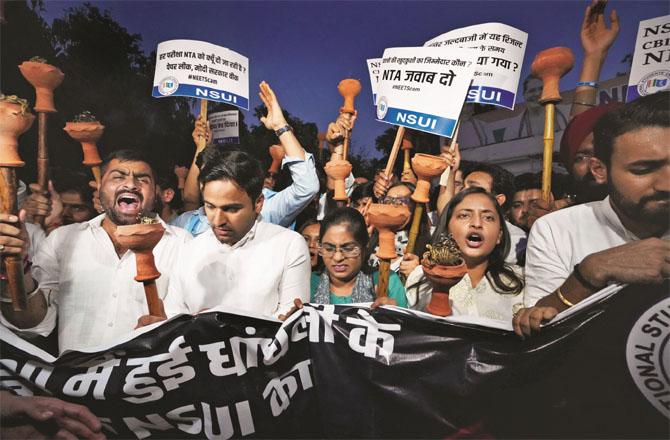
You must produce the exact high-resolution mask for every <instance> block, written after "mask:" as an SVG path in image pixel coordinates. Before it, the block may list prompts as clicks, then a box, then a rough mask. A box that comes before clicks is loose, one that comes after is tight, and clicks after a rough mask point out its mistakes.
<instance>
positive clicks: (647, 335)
mask: <svg viewBox="0 0 670 440" xmlns="http://www.w3.org/2000/svg"><path fill="white" fill-rule="evenodd" d="M669 342H670V298H665V299H663V300H661V301H660V302H657V303H656V304H654V305H653V306H651V307H650V308H649V309H648V310H647V311H646V312H644V314H643V315H642V316H641V317H640V319H638V320H637V322H636V323H635V325H634V326H633V328H632V329H631V331H630V333H629V335H628V342H627V343H626V361H627V363H628V371H629V372H630V375H631V376H632V377H633V381H634V382H635V385H637V387H638V388H639V389H640V392H641V393H642V394H643V395H644V397H646V398H647V400H648V401H649V402H650V403H651V404H652V405H653V406H654V408H656V409H657V410H658V411H660V412H661V414H663V415H664V416H665V417H667V418H669V419H670V344H669Z"/></svg>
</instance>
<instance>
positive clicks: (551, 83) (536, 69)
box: [530, 47, 575, 104]
mask: <svg viewBox="0 0 670 440" xmlns="http://www.w3.org/2000/svg"><path fill="white" fill-rule="evenodd" d="M574 64H575V57H574V56H573V55H572V51H571V50H570V49H568V48H567V47H552V48H551V49H546V50H543V51H542V52H540V53H538V54H537V55H536V56H535V59H534V60H533V64H532V65H531V66H530V70H531V73H532V74H533V75H534V76H537V77H538V78H540V79H541V80H542V83H543V85H542V96H541V97H540V103H542V104H544V103H546V102H558V101H560V100H561V95H560V93H559V89H558V80H559V79H560V78H561V77H562V76H563V75H565V74H566V73H568V72H569V71H570V69H572V66H574Z"/></svg>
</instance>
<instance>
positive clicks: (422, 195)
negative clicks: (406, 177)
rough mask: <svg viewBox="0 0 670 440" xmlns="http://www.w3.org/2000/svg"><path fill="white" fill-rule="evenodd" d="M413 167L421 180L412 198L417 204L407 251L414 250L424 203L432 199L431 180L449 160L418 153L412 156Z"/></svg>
mask: <svg viewBox="0 0 670 440" xmlns="http://www.w3.org/2000/svg"><path fill="white" fill-rule="evenodd" d="M412 167H413V168H414V174H416V176H417V178H418V179H419V180H418V181H417V182H416V189H415V190H414V192H413V193H412V200H414V201H415V202H416V204H415V206H414V217H413V218H412V226H410V229H409V239H408V241H407V248H406V250H405V252H406V253H412V252H414V246H415V245H416V237H417V236H418V235H419V227H420V226H421V216H422V214H423V209H424V205H425V204H426V203H428V202H429V201H430V181H431V180H432V179H433V178H434V177H437V176H439V175H441V174H442V173H443V172H444V170H445V169H447V161H446V160H445V159H444V158H443V157H439V156H432V155H430V154H423V153H417V154H415V155H414V157H413V158H412Z"/></svg>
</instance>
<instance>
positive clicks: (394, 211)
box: [368, 203, 410, 260]
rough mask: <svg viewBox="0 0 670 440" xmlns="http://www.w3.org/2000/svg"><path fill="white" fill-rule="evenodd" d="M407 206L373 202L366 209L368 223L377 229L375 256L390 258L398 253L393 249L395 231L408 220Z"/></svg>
mask: <svg viewBox="0 0 670 440" xmlns="http://www.w3.org/2000/svg"><path fill="white" fill-rule="evenodd" d="M409 217H410V212H409V208H408V207H407V206H405V205H383V204H380V203H373V204H371V205H370V209H368V219H369V221H370V224H371V225H373V226H374V227H375V228H376V229H377V231H379V250H378V251H377V254H376V255H377V257H379V258H382V259H386V260H392V259H394V258H396V257H397V256H398V255H397V254H396V251H395V232H396V231H397V230H398V229H401V228H402V227H404V226H405V225H406V224H407V222H408V221H409Z"/></svg>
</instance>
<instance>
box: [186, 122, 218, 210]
mask: <svg viewBox="0 0 670 440" xmlns="http://www.w3.org/2000/svg"><path fill="white" fill-rule="evenodd" d="M211 138H212V134H211V130H210V129H209V122H207V121H206V120H205V119H204V118H203V117H202V116H198V119H196V121H195V128H194V129H193V142H194V143H195V154H194V155H193V162H191V168H189V170H188V174H187V175H186V182H184V193H183V195H184V210H185V211H190V210H192V209H197V208H199V207H200V186H199V185H198V176H199V175H200V169H199V168H198V166H197V165H196V159H197V158H198V155H199V154H200V153H202V150H204V149H205V147H206V146H207V144H208V143H209V141H210V139H211Z"/></svg>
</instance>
